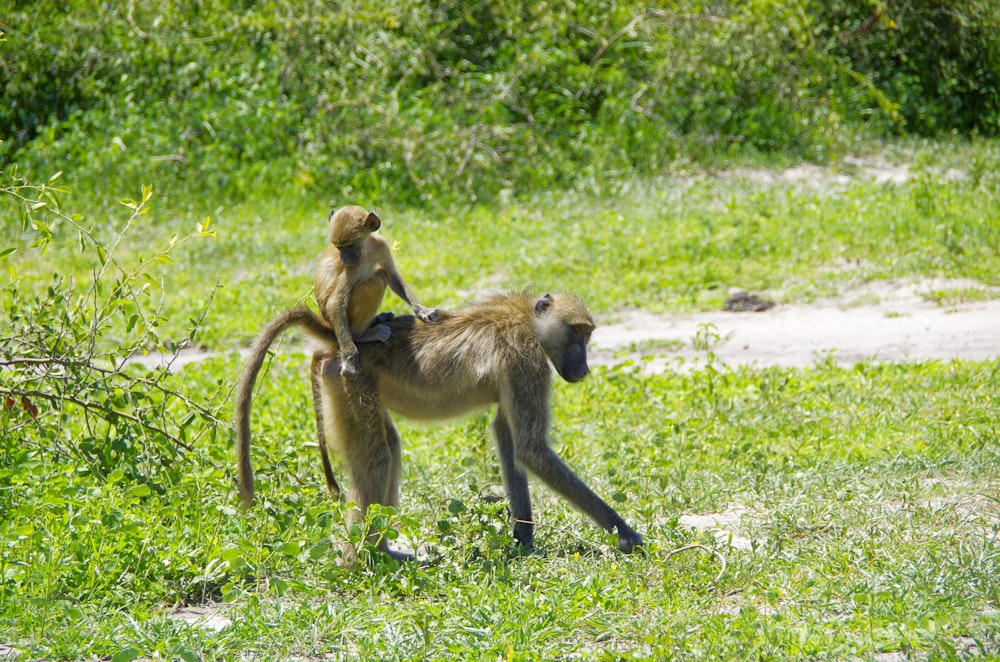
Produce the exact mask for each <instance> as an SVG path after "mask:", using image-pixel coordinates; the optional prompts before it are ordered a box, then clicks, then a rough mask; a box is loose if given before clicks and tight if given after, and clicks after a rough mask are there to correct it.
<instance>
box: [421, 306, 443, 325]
mask: <svg viewBox="0 0 1000 662" xmlns="http://www.w3.org/2000/svg"><path fill="white" fill-rule="evenodd" d="M417 317H419V318H420V321H422V322H436V321H438V320H439V319H441V316H440V315H439V314H438V310H437V308H421V309H420V310H418V311H417Z"/></svg>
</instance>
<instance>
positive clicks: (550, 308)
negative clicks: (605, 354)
mask: <svg viewBox="0 0 1000 662" xmlns="http://www.w3.org/2000/svg"><path fill="white" fill-rule="evenodd" d="M556 296H558V297H559V298H555V297H553V295H551V294H546V295H544V296H543V297H541V298H540V299H539V300H538V301H537V302H536V303H535V324H534V328H535V337H536V338H537V339H538V342H539V344H540V345H541V346H542V349H544V350H545V354H546V356H548V357H549V360H550V361H551V362H552V365H553V366H554V367H555V369H556V372H558V373H559V376H560V377H562V378H563V379H565V380H566V381H567V382H569V383H571V384H572V383H575V382H578V381H580V380H582V379H583V378H584V377H586V376H587V375H588V374H589V373H590V367H589V366H588V365H587V343H589V342H590V336H591V334H592V333H593V332H594V321H593V319H591V317H590V313H589V312H588V311H587V308H586V306H584V305H583V303H582V302H581V301H580V300H579V299H577V298H576V297H570V296H567V295H556Z"/></svg>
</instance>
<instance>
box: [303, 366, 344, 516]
mask: <svg viewBox="0 0 1000 662" xmlns="http://www.w3.org/2000/svg"><path fill="white" fill-rule="evenodd" d="M323 359H324V355H323V353H322V352H316V353H314V354H313V357H312V365H311V366H310V370H309V378H310V381H311V382H312V394H313V410H314V411H315V412H316V439H317V441H318V442H319V457H320V461H321V463H322V464H323V476H324V477H325V478H326V487H327V488H328V489H329V490H330V494H331V495H333V498H334V499H338V500H339V499H340V495H341V490H340V484H339V483H337V477H336V476H335V475H334V473H333V465H332V464H331V463H330V449H329V447H328V446H327V441H326V430H325V427H326V426H325V424H324V422H323V385H322V375H321V374H320V368H321V366H322V364H323Z"/></svg>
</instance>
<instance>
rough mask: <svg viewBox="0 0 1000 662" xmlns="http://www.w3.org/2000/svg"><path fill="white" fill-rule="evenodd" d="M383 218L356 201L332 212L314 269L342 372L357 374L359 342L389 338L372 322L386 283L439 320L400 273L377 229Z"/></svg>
mask: <svg viewBox="0 0 1000 662" xmlns="http://www.w3.org/2000/svg"><path fill="white" fill-rule="evenodd" d="M381 224H382V221H381V219H379V217H378V216H376V215H375V213H373V212H369V211H367V210H366V209H364V208H362V207H358V206H357V205H349V206H347V207H342V208H340V209H337V210H335V211H333V212H331V213H330V218H329V222H328V229H327V246H326V250H324V251H323V256H322V257H321V258H320V261H319V265H318V266H317V268H316V277H315V279H314V282H313V292H314V294H315V295H316V303H317V304H318V305H319V309H320V312H321V313H322V315H323V319H325V320H326V321H327V323H328V324H329V325H330V327H331V328H332V329H333V332H334V334H335V335H336V337H337V345H338V347H340V359H341V373H342V374H344V375H345V376H349V377H350V376H354V375H357V374H358V373H359V372H360V370H361V368H360V366H359V364H358V348H357V345H356V342H376V341H378V342H381V341H384V340H385V339H386V338H388V334H389V328H388V327H387V326H385V325H384V324H376V325H374V326H372V322H373V321H374V320H375V316H376V314H377V313H378V309H379V307H380V306H381V305H382V297H383V296H384V295H385V288H386V286H388V287H389V288H391V289H392V291H393V292H395V293H396V294H397V295H399V297H400V298H402V299H403V300H404V301H406V302H407V303H408V304H410V307H411V308H412V309H413V312H414V313H415V314H416V315H417V316H418V317H420V319H422V320H424V321H425V322H432V321H434V320H435V319H437V311H436V310H434V309H432V308H427V307H426V306H424V305H423V304H422V303H420V301H419V300H417V297H416V295H414V294H413V291H412V290H411V289H410V287H409V286H408V285H407V284H406V282H405V281H404V280H403V277H402V276H400V275H399V271H398V270H397V269H396V265H395V264H394V263H393V261H392V250H391V249H390V248H389V244H388V242H386V240H385V239H384V238H382V237H381V236H380V235H377V234H375V232H376V231H377V230H378V229H379V227H380V226H381Z"/></svg>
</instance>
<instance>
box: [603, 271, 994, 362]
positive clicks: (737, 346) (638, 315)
mask: <svg viewBox="0 0 1000 662" xmlns="http://www.w3.org/2000/svg"><path fill="white" fill-rule="evenodd" d="M991 297H1000V288H991V287H987V286H984V285H982V284H980V283H976V282H975V281H968V280H957V279H952V280H946V279H927V280H920V281H888V282H878V283H870V284H868V285H866V286H864V287H862V288H857V289H854V290H851V291H848V292H845V293H843V294H842V295H840V296H838V297H833V298H830V299H824V300H821V301H817V302H815V303H812V304H808V305H781V304H779V305H777V306H775V307H774V308H771V309H770V310H767V311H764V312H741V313H732V312H723V311H719V312H708V313H697V314H687V315H654V314H651V313H648V312H645V311H641V310H630V311H625V312H623V313H622V314H621V315H620V316H619V317H618V318H617V319H615V320H614V321H612V322H611V323H608V324H600V325H598V328H597V330H596V331H595V332H594V338H593V344H592V351H593V360H594V363H596V364H599V365H600V364H603V365H614V364H621V363H624V362H626V361H639V362H641V363H640V364H641V365H642V367H643V370H644V371H649V372H656V371H662V370H665V369H670V368H674V369H680V370H688V369H692V368H696V367H698V366H699V365H704V364H705V363H706V362H707V361H708V359H709V352H711V354H712V355H713V356H714V358H715V360H717V361H721V362H723V363H725V364H727V365H732V366H737V365H753V366H758V367H767V366H785V367H800V366H808V365H812V364H814V363H816V362H817V361H824V360H831V361H833V362H835V363H837V364H840V365H851V364H854V363H857V362H859V361H866V360H872V361H887V362H898V361H923V360H935V359H938V360H950V359H971V360H977V361H982V360H991V359H994V358H997V357H998V356H1000V298H991Z"/></svg>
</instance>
